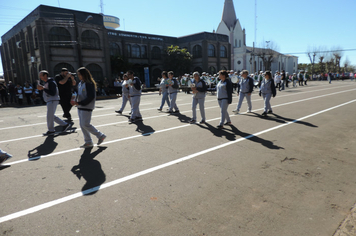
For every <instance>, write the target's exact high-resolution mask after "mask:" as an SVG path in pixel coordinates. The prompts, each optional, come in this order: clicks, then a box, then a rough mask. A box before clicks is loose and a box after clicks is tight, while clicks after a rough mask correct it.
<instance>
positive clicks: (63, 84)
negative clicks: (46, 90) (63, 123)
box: [54, 68, 77, 121]
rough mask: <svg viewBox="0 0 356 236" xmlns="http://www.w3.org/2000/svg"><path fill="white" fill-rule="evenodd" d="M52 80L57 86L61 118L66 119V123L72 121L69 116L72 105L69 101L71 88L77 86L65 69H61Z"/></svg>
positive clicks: (72, 76)
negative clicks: (61, 111)
mask: <svg viewBox="0 0 356 236" xmlns="http://www.w3.org/2000/svg"><path fill="white" fill-rule="evenodd" d="M54 79H55V81H56V83H57V86H58V91H59V98H60V104H61V107H62V110H63V117H65V118H67V120H68V121H72V116H71V114H70V110H71V109H72V105H71V104H70V100H71V98H72V87H73V86H75V85H76V84H77V83H76V81H75V79H74V75H72V74H71V73H70V72H68V69H67V68H62V71H61V73H60V74H58V75H56V76H55V78H54Z"/></svg>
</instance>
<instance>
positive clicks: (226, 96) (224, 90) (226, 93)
mask: <svg viewBox="0 0 356 236" xmlns="http://www.w3.org/2000/svg"><path fill="white" fill-rule="evenodd" d="M228 78H229V74H228V73H227V71H226V70H222V71H220V73H219V79H220V81H219V83H218V85H217V86H216V93H217V97H218V102H219V106H220V111H221V119H220V124H219V125H218V126H217V128H218V129H222V128H223V127H224V122H225V120H226V123H225V125H231V120H230V116H229V113H228V112H227V108H228V106H229V104H231V102H232V83H231V81H230V79H228Z"/></svg>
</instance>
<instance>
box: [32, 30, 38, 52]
mask: <svg viewBox="0 0 356 236" xmlns="http://www.w3.org/2000/svg"><path fill="white" fill-rule="evenodd" d="M33 43H34V45H33V46H34V47H35V49H38V35H37V30H36V29H34V30H33Z"/></svg>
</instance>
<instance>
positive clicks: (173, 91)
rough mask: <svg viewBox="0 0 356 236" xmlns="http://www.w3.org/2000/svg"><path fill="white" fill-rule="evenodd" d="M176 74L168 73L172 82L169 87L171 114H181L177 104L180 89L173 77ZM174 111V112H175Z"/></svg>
mask: <svg viewBox="0 0 356 236" xmlns="http://www.w3.org/2000/svg"><path fill="white" fill-rule="evenodd" d="M173 75H174V73H173V71H170V72H168V78H169V80H170V81H171V83H169V85H168V93H169V96H170V99H171V105H170V107H169V111H168V112H169V113H179V109H178V107H177V104H176V100H177V95H178V89H179V84H178V81H177V79H176V78H174V77H173ZM173 109H174V112H173Z"/></svg>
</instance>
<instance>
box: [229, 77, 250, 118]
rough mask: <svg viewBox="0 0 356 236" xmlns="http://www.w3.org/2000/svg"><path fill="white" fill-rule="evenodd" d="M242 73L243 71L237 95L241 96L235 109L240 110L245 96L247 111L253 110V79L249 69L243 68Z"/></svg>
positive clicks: (237, 111)
mask: <svg viewBox="0 0 356 236" xmlns="http://www.w3.org/2000/svg"><path fill="white" fill-rule="evenodd" d="M241 73H242V74H241V79H240V82H239V86H238V90H237V96H239V102H238V104H237V107H236V110H234V111H233V112H236V113H239V112H240V108H241V105H242V102H243V100H244V98H245V97H246V100H247V105H248V110H247V112H251V110H252V103H251V93H252V91H253V79H252V78H251V77H249V76H248V71H247V70H243V71H242V72H241Z"/></svg>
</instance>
